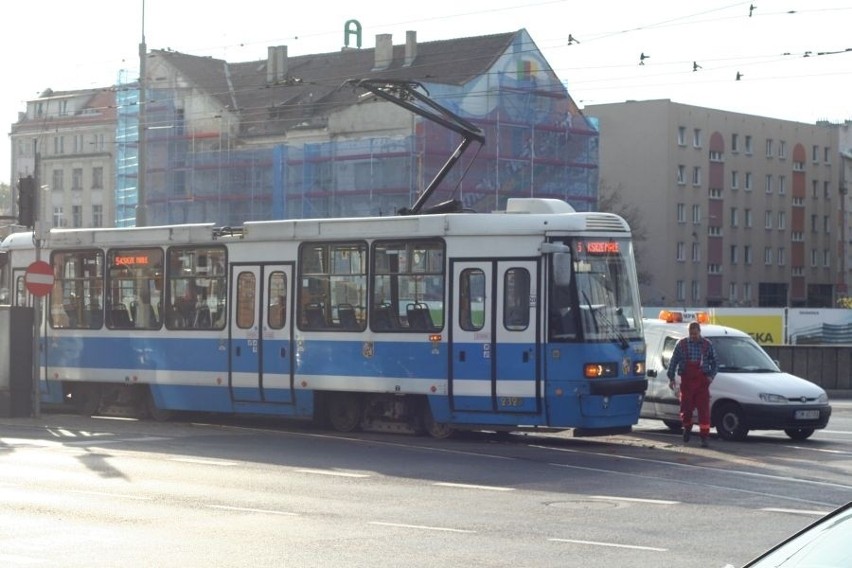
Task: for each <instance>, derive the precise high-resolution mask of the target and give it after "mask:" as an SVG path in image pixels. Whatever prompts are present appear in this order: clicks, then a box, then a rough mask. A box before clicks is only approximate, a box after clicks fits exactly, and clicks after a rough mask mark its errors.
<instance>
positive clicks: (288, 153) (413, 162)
mask: <svg viewBox="0 0 852 568" xmlns="http://www.w3.org/2000/svg"><path fill="white" fill-rule="evenodd" d="M554 84H556V85H557V86H556V87H555V88H550V89H540V88H537V86H536V84H535V81H529V80H524V79H519V78H516V77H510V76H507V75H501V76H500V77H499V78H497V79H496V81H495V83H494V84H493V85H492V86H491V87H490V89H489V92H488V94H487V96H488V97H492V98H493V101H495V102H494V104H493V106H492V108H491V110H490V111H488V112H487V114H485V115H484V116H469V115H467V116H466V115H465V112H464V105H463V104H461V102H460V101H462V100H463V99H464V97H465V96H479V97H481V96H483V95H482V94H481V93H479V94H473V93H464V92H461V93H460V92H459V91H458V90H456V91H452V90H451V89H449V88H447V87H445V86H442V85H426V86H427V88H428V89H429V90H430V93H431V94H432V96H433V98H434V99H435V100H437V101H438V102H439V103H441V104H442V105H445V106H447V107H448V108H450V109H452V110H453V111H454V112H457V113H458V114H459V115H460V116H463V117H464V118H466V119H468V120H470V121H471V122H473V123H474V124H476V125H477V126H479V127H480V128H481V129H482V130H483V131H484V132H485V137H486V144H485V146H484V147H483V148H482V150H481V151H480V152H479V154H478V155H477V156H476V157H475V159H473V157H474V156H473V155H474V154H475V153H474V152H471V153H470V154H471V155H470V156H465V159H464V160H462V161H461V162H460V163H459V164H458V166H457V167H456V168H455V169H454V170H453V171H451V172H450V174H449V175H448V176H447V177H446V178H445V179H444V180H443V183H442V184H441V186H440V187H439V188H438V190H437V191H436V192H435V195H434V197H433V198H432V199H431V203H432V204H434V203H437V202H440V201H444V200H447V199H451V198H454V199H458V200H460V201H461V202H462V203H463V205H464V207H465V208H466V209H468V210H471V211H478V212H486V211H492V210H496V209H503V208H505V204H506V200H507V199H509V198H511V197H547V198H556V199H561V200H564V201H567V202H568V203H570V204H571V205H572V206H573V207H574V208H575V209H577V210H578V211H588V210H591V209H593V208H594V207H595V205H596V200H597V181H598V170H597V163H598V157H597V153H598V132H597V130H596V129H595V128H594V127H593V126H592V124H591V123H590V122H589V121H588V120H587V119H586V118H585V117H584V116H583V115H582V114H581V113H580V112H579V110H578V109H577V108H576V106H575V105H574V103H573V101H572V100H571V98H570V97H569V96H568V93H567V91H566V90H565V89H564V87H563V86H562V85H561V83H559V82H558V81H554ZM129 87H132V86H128V88H120V89H119V97H118V104H119V109H120V111H119V119H118V122H119V124H118V130H119V132H118V135H117V139H118V148H119V152H118V161H119V163H118V165H117V171H118V180H117V189H116V224H117V225H118V226H128V225H133V221H134V219H135V213H134V211H135V207H136V201H135V198H136V193H137V192H136V185H135V184H136V180H137V176H136V172H137V168H138V148H137V146H138V128H137V126H138V100H139V96H138V95H139V93H138V85H137V88H136V89H133V88H129ZM185 96H186V94H185V93H184V92H177V91H176V90H170V89H151V90H150V92H149V93H148V94H147V96H146V101H148V103H147V105H148V106H146V114H145V116H146V123H147V124H148V125H149V126H148V127H147V130H146V136H145V140H146V161H147V167H146V172H145V180H146V191H145V195H146V201H147V204H146V205H147V208H146V211H147V215H148V224H151V225H155V224H157V225H159V224H171V223H191V222H214V223H217V224H220V225H225V226H235V225H240V224H242V223H244V222H246V221H253V220H268V219H300V218H317V217H361V216H376V215H392V214H395V213H396V212H397V211H398V210H399V209H401V208H405V207H408V206H410V205H411V204H412V203H413V202H414V201H415V200H416V198H417V196H418V195H419V194H420V192H421V191H422V190H423V189H424V188H425V187H426V186H427V185H428V183H429V181H430V180H431V179H432V178H433V176H434V175H435V173H436V172H437V171H438V170H439V169H440V168H441V166H442V165H443V164H444V162H445V161H446V159H447V157H448V155H449V154H450V153H451V152H452V151H453V150H454V149H455V148H456V146H457V145H458V142H459V138H458V135H457V134H456V133H454V132H451V131H448V130H447V129H445V128H444V127H442V126H440V125H437V124H434V123H431V122H429V121H428V120H423V119H415V120H413V121H412V124H413V126H412V129H411V133H410V134H409V135H407V136H400V135H394V136H374V137H366V136H365V137H363V138H361V139H357V140H346V141H341V140H316V141H302V142H282V143H274V142H273V143H268V144H266V145H264V146H261V147H259V146H258V145H249V144H247V143H246V140H240V139H238V138H236V137H235V135H234V134H233V133H232V132H231V131H230V129H227V130H226V129H223V130H222V131H220V132H210V131H200V130H198V129H196V128H195V127H194V125H193V124H191V123H190V122H191V121H188V119H187V118H186V117H185V116H184V113H183V110H182V108H183V104H185V100H184V99H183V98H182V97H185ZM134 120H135V122H134ZM463 174H464V177H462V176H463Z"/></svg>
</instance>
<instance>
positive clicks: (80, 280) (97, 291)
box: [48, 250, 104, 329]
mask: <svg viewBox="0 0 852 568" xmlns="http://www.w3.org/2000/svg"><path fill="white" fill-rule="evenodd" d="M51 264H52V266H53V274H54V283H53V291H52V293H51V295H50V308H49V313H48V318H50V326H51V327H53V328H68V329H100V328H101V326H103V323H104V253H103V251H100V250H75V251H61V252H54V253H53V254H52V255H51Z"/></svg>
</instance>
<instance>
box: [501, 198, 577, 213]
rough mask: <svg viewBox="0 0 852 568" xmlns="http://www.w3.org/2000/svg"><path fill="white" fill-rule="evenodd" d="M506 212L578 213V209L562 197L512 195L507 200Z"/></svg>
mask: <svg viewBox="0 0 852 568" xmlns="http://www.w3.org/2000/svg"><path fill="white" fill-rule="evenodd" d="M506 213H576V211H575V210H574V208H573V207H571V206H570V205H569V204H568V203H566V202H565V201H562V200H561V199H544V198H538V197H510V198H509V200H508V201H507V202H506Z"/></svg>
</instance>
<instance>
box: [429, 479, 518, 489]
mask: <svg viewBox="0 0 852 568" xmlns="http://www.w3.org/2000/svg"><path fill="white" fill-rule="evenodd" d="M432 485H438V486H441V487H457V488H459V489H485V490H486V491H514V490H515V488H514V487H495V486H493V485H470V484H467V483H446V482H443V481H439V482H437V483H433V484H432Z"/></svg>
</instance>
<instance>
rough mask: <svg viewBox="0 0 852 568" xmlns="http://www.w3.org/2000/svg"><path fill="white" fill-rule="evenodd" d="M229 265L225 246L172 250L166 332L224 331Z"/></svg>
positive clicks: (170, 252) (169, 265)
mask: <svg viewBox="0 0 852 568" xmlns="http://www.w3.org/2000/svg"><path fill="white" fill-rule="evenodd" d="M226 265H227V250H226V249H225V247H222V246H215V247H171V248H169V250H168V287H167V290H168V291H167V294H166V328H168V329H206V330H210V329H215V330H218V329H224V327H225V320H226V319H227V313H228V312H227V309H226V308H227V306H226V303H227V297H228V290H227V285H226V282H227V280H226V269H225V267H226Z"/></svg>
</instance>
